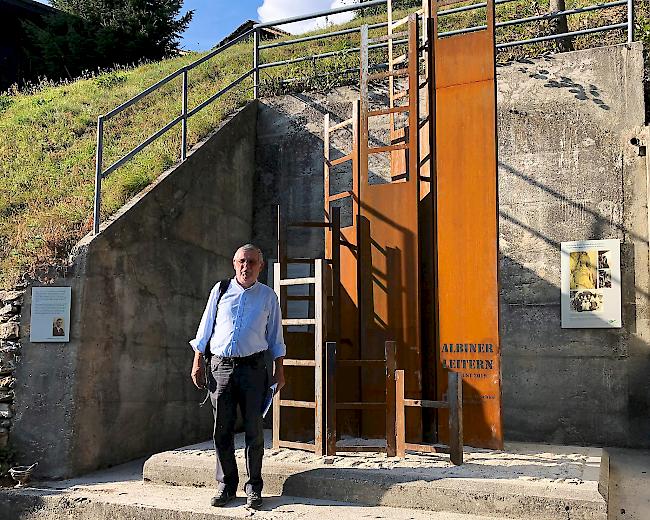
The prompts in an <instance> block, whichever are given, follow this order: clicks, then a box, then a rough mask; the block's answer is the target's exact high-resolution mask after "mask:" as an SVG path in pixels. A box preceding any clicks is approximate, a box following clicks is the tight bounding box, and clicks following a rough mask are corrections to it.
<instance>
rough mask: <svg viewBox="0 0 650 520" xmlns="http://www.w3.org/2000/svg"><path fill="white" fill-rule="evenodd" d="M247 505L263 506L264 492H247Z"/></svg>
mask: <svg viewBox="0 0 650 520" xmlns="http://www.w3.org/2000/svg"><path fill="white" fill-rule="evenodd" d="M246 507H249V508H250V509H260V508H261V507H262V494H261V493H259V492H258V491H247V492H246Z"/></svg>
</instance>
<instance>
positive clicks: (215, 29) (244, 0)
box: [38, 0, 355, 51]
mask: <svg viewBox="0 0 650 520" xmlns="http://www.w3.org/2000/svg"><path fill="white" fill-rule="evenodd" d="M38 1H40V2H42V3H48V2H47V1H46V0H38ZM354 1H355V0H185V2H184V5H183V12H185V11H187V10H190V9H193V10H194V19H193V20H192V22H191V23H190V26H189V28H188V29H187V31H185V33H184V34H183V39H182V43H181V46H182V47H183V48H184V49H188V50H195V51H196V50H207V49H210V48H211V47H212V46H214V45H215V44H216V43H217V42H219V41H220V40H221V39H222V38H223V37H224V36H226V35H227V34H230V33H231V32H232V31H233V30H234V29H235V28H236V27H238V26H239V25H240V24H241V23H242V22H244V21H246V20H248V19H253V20H260V21H263V22H268V21H273V20H278V19H281V18H288V17H290V16H297V15H301V14H307V13H313V12H316V11H322V10H326V9H330V8H332V7H335V6H339V5H343V4H350V3H354ZM347 19H349V18H348V15H345V14H344V15H338V17H332V19H330V20H329V21H330V22H332V23H341V22H344V21H346V20H347ZM323 22H324V21H323V20H321V21H310V22H305V23H300V24H294V25H291V26H289V27H283V28H284V29H285V30H288V31H290V32H292V33H300V32H304V31H308V30H310V29H313V28H314V27H315V26H317V25H322V23H323Z"/></svg>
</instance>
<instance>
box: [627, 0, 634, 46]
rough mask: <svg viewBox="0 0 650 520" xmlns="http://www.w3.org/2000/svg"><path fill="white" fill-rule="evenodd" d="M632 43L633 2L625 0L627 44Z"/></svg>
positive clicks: (632, 0)
mask: <svg viewBox="0 0 650 520" xmlns="http://www.w3.org/2000/svg"><path fill="white" fill-rule="evenodd" d="M633 41H634V0H627V43H632V42H633Z"/></svg>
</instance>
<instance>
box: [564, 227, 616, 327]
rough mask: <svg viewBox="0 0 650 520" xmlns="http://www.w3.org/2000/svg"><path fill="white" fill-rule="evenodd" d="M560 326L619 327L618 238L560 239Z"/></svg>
mask: <svg viewBox="0 0 650 520" xmlns="http://www.w3.org/2000/svg"><path fill="white" fill-rule="evenodd" d="M561 266H562V328H565V329H567V328H568V329H571V328H573V329H575V328H620V327H621V326H622V323H621V242H620V240H579V241H576V242H562V263H561Z"/></svg>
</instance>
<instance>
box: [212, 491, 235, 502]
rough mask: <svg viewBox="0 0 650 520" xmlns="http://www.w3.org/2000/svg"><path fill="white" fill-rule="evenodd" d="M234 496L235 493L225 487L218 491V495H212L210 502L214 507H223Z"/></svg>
mask: <svg viewBox="0 0 650 520" xmlns="http://www.w3.org/2000/svg"><path fill="white" fill-rule="evenodd" d="M233 498H235V494H234V493H231V492H230V491H228V489H226V488H223V489H222V490H221V491H218V492H217V494H216V496H213V497H212V500H210V504H211V505H212V506H214V507H223V506H225V505H226V504H227V503H228V502H230V501H231V500H232V499H233Z"/></svg>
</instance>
